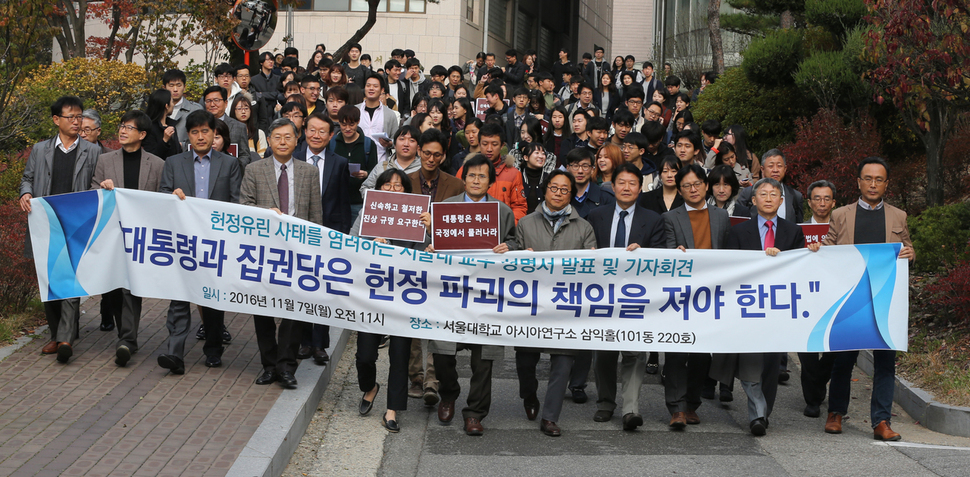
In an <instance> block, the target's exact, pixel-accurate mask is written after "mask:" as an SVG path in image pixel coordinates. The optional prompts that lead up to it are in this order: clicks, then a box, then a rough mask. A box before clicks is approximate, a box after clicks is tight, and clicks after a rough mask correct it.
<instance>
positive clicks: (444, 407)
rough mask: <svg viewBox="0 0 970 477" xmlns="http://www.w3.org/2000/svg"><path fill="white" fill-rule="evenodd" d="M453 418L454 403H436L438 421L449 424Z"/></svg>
mask: <svg viewBox="0 0 970 477" xmlns="http://www.w3.org/2000/svg"><path fill="white" fill-rule="evenodd" d="M454 418H455V401H441V402H440V403H438V420H439V421H441V422H451V420H452V419H454Z"/></svg>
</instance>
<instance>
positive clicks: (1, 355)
mask: <svg viewBox="0 0 970 477" xmlns="http://www.w3.org/2000/svg"><path fill="white" fill-rule="evenodd" d="M45 331H47V325H42V326H38V327H37V328H36V329H35V330H34V332H33V333H31V334H29V335H26V336H21V337H20V338H17V339H16V340H14V342H13V343H10V344H8V345H7V346H3V347H0V361H3V360H5V359H7V358H8V357H9V356H10V355H12V354H14V353H16V352H17V350H18V349H20V348H23V347H24V346H27V344H28V343H30V342H31V341H34V337H35V336H37V335H41V334H43V333H44V332H45Z"/></svg>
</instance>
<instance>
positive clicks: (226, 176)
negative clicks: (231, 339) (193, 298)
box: [158, 111, 242, 374]
mask: <svg viewBox="0 0 970 477" xmlns="http://www.w3.org/2000/svg"><path fill="white" fill-rule="evenodd" d="M185 129H186V131H188V137H189V145H190V150H188V151H185V152H183V153H181V154H176V155H174V156H172V157H169V158H168V159H166V160H165V167H163V168H162V182H161V186H160V187H159V191H160V192H164V193H172V194H175V195H176V196H178V198H179V199H182V200H185V198H186V197H196V198H202V199H209V200H218V201H222V202H232V203H236V204H238V203H239V186H240V184H242V167H240V165H239V161H238V160H236V158H235V157H232V156H230V155H228V154H223V153H221V152H219V151H216V150H215V149H212V142H213V140H214V139H215V131H216V118H215V116H213V115H212V113H209V112H208V111H193V112H192V113H190V114H189V115H188V116H187V117H186V118H185ZM200 311H201V314H202V323H203V324H204V325H205V329H207V330H210V331H212V330H221V329H223V321H224V318H225V313H224V312H223V311H221V310H214V309H212V308H208V307H205V306H202V307H200ZM191 320H192V309H191V307H190V305H189V302H186V301H178V300H172V303H171V304H170V305H169V307H168V318H167V320H166V322H165V326H166V327H167V328H168V332H169V337H168V342H167V344H166V346H167V351H166V352H165V353H163V354H161V355H159V356H158V365H159V366H161V367H163V368H165V369H167V370H169V371H171V372H172V374H184V373H185V362H184V361H183V357H184V356H185V338H186V337H187V336H188V335H189V328H190V327H191V326H192V323H191ZM202 352H203V353H204V354H205V356H206V360H205V365H206V366H208V367H210V368H214V367H218V366H222V352H223V347H222V333H215V332H210V333H206V340H205V345H204V346H203V347H202Z"/></svg>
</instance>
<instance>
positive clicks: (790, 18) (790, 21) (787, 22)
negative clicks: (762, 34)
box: [781, 10, 795, 28]
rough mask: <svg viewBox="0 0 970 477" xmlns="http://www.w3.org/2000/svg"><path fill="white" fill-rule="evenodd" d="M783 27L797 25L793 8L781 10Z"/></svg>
mask: <svg viewBox="0 0 970 477" xmlns="http://www.w3.org/2000/svg"><path fill="white" fill-rule="evenodd" d="M781 27H782V28H794V27H795V15H792V12H791V10H785V11H783V12H781Z"/></svg>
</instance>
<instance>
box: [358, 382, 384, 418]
mask: <svg viewBox="0 0 970 477" xmlns="http://www.w3.org/2000/svg"><path fill="white" fill-rule="evenodd" d="M374 387H375V388H376V390H375V392H374V399H373V400H371V401H368V400H366V399H364V396H366V395H367V393H364V396H361V397H360V409H358V410H357V412H359V413H360V415H361V416H366V415H367V413H369V412H370V410H371V409H373V408H374V401H376V400H377V393H379V392H380V391H381V384H380V383H377V384H376V385H375V386H374Z"/></svg>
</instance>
